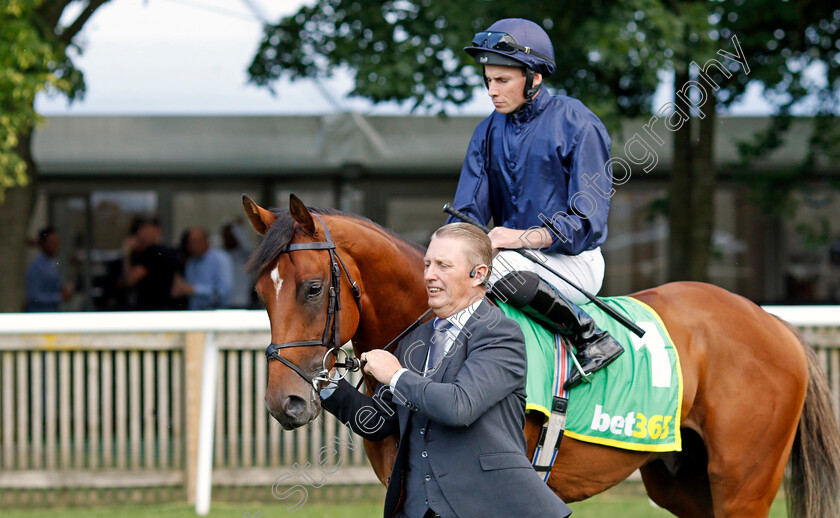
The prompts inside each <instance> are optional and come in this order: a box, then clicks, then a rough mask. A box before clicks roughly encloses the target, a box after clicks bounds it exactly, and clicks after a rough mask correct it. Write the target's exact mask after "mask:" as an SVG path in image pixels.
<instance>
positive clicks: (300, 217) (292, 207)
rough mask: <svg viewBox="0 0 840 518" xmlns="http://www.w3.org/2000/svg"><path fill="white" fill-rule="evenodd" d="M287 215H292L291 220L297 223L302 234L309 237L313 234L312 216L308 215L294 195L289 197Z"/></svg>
mask: <svg viewBox="0 0 840 518" xmlns="http://www.w3.org/2000/svg"><path fill="white" fill-rule="evenodd" d="M289 214H291V215H292V219H293V220H295V221H297V223H298V225H300V227H301V228H302V229H303V231H304V232H306V233H307V234H309V235H310V236H312V235H314V234H315V222H314V221H313V220H312V214H310V213H309V209H307V208H306V205H304V204H303V202H302V201H300V198H298V197H297V196H295V195H294V194H290V195H289Z"/></svg>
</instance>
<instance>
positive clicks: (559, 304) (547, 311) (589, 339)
mask: <svg viewBox="0 0 840 518" xmlns="http://www.w3.org/2000/svg"><path fill="white" fill-rule="evenodd" d="M492 292H493V294H494V295H496V296H497V297H499V298H500V299H501V300H502V301H506V302H508V303H509V304H511V305H513V306H514V307H516V308H518V309H520V310H521V311H522V312H523V313H525V314H526V315H528V316H529V317H531V318H533V319H534V320H536V321H537V322H539V323H540V324H542V325H543V326H544V327H546V328H547V329H548V330H549V331H551V332H552V333H560V334H561V335H563V336H565V337H566V338H568V340H569V342H571V344H572V346H574V348H575V351H577V352H576V353H575V357H576V358H577V360H578V362H579V363H580V366H581V368H582V369H583V371H584V372H585V373H586V375H587V376H588V375H589V374H591V373H592V372H594V371H596V370H598V369H600V368H602V367H606V366H607V365H608V364H609V363H610V362H612V361H613V360H615V359H616V358H618V356H619V355H620V354H621V353H623V352H624V348H623V347H622V346H621V344H619V343H618V342H617V341H616V340H615V339H614V338H613V337H612V336H610V334H609V333H607V332H606V331H602V330H600V329H598V327H597V326H596V325H595V322H594V321H593V320H592V317H590V316H589V315H587V314H586V312H585V311H583V310H582V309H580V308H579V307H578V306H576V305H575V304H572V303H571V302H569V301H568V300H566V298H565V297H563V296H562V295H560V294H559V293H557V291H555V290H554V288H552V287H551V285H549V284H548V283H547V282H545V281H544V280H542V279H540V278H539V276H537V274H535V273H533V272H511V273H509V274H507V275H505V276H504V277H503V278H501V279H500V280H498V281H496V283H495V284H493V291H492ZM582 380H583V377H582V376H581V373H580V371H579V370H578V369H577V368H575V369H572V374H571V376H569V379H568V380H566V383H565V384H564V385H563V388H565V389H570V388H572V387H574V386H575V385H577V384H578V383H580V382H581V381H582Z"/></svg>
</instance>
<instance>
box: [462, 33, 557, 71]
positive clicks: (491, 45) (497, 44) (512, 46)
mask: <svg viewBox="0 0 840 518" xmlns="http://www.w3.org/2000/svg"><path fill="white" fill-rule="evenodd" d="M472 43H473V45H475V46H476V47H483V46H484V44H485V43H486V44H487V48H488V49H491V50H496V51H499V52H503V53H505V54H516V53H517V51H521V52H524V53H525V54H531V55H532V56H536V57H538V58H540V59H542V60H545V61H548V62H549V63H551V64H552V65H553V64H554V60H553V59H551V58H549V57H547V56H543V55H542V54H540V53H539V52H537V51H535V50H534V49H532V48H531V47H523V46H522V45H520V44H518V43H517V42H516V38H514V37H513V36H511V35H510V34H508V33H506V32H490V31H484V32H479V33H478V34H476V35H475V36H474V37H473V40H472Z"/></svg>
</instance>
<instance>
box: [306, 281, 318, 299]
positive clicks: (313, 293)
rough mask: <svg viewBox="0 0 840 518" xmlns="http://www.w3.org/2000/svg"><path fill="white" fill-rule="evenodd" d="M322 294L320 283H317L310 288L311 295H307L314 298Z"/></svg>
mask: <svg viewBox="0 0 840 518" xmlns="http://www.w3.org/2000/svg"><path fill="white" fill-rule="evenodd" d="M320 294H321V284H320V283H315V284H313V285H312V286H310V287H309V293H307V295H309V296H310V297H314V296H316V295H320Z"/></svg>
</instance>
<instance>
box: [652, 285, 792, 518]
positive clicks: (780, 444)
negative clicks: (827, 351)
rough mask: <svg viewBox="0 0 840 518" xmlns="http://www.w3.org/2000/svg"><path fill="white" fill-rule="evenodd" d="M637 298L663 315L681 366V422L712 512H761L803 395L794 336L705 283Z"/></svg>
mask: <svg viewBox="0 0 840 518" xmlns="http://www.w3.org/2000/svg"><path fill="white" fill-rule="evenodd" d="M639 298H641V299H642V300H644V301H645V302H647V303H648V304H649V305H651V306H652V307H653V308H654V309H656V311H657V312H658V313H659V315H660V317H662V320H663V321H664V322H666V325H667V326H668V329H669V331H670V333H671V336H672V338H673V339H674V342H675V343H676V344H677V348H678V349H679V351H680V359H681V363H682V365H683V371H684V374H686V373H690V376H686V386H685V388H686V393H685V397H684V402H685V401H688V402H689V403H690V405H689V407H690V411H687V413H686V415H685V418H684V420H683V425H684V426H685V427H690V428H693V429H694V430H696V431H697V432H698V433H699V434H700V436H701V437H702V439H703V442H704V443H705V445H706V451H707V454H708V476H709V481H710V488H711V495H712V502H713V510H714V516H716V517H739V518H740V517H766V516H767V515H768V513H769V509H770V506H771V505H772V503H773V500H774V498H775V496H776V492H777V491H778V488H779V484H780V483H781V480H782V475H783V473H784V467H785V463H786V461H787V457H788V453H789V452H790V448H791V444H792V442H793V437H794V434H795V432H796V427H797V424H798V421H799V414H800V411H801V409H802V402H803V401H804V398H805V388H806V383H807V376H808V371H807V363H806V360H805V354H804V352H803V350H802V347H801V346H800V345H799V342H798V340H797V339H796V337H795V336H793V334H792V333H791V332H790V331H789V330H788V329H787V328H785V327H784V325H782V324H781V323H780V322H779V321H778V320H776V319H775V318H774V317H772V316H770V315H769V314H767V313H765V312H764V311H762V310H761V309H760V308H758V307H757V306H755V305H754V304H752V303H751V302H749V301H747V300H746V299H744V298H742V297H738V296H735V295H733V294H731V293H729V292H726V291H725V290H722V289H720V288H715V287H714V286H710V285H705V284H699V283H675V284H670V285H665V286H661V287H659V288H656V289H655V290H649V291H647V292H644V293H641V294H639ZM712 309H713V310H712ZM692 371H693V372H692ZM694 376H696V378H694V379H693V380H692V381H689V379H688V378H689V377H694ZM685 409H686V407H685V406H684V410H685Z"/></svg>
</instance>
